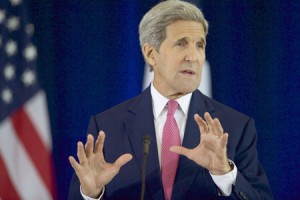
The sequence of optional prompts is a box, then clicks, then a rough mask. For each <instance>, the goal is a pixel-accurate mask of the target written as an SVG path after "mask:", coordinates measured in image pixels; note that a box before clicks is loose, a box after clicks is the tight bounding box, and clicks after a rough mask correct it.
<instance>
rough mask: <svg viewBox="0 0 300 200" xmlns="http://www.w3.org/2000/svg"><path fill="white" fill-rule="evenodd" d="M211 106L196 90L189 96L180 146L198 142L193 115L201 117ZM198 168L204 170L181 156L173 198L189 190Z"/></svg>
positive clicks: (189, 145) (182, 196)
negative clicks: (186, 116) (188, 105)
mask: <svg viewBox="0 0 300 200" xmlns="http://www.w3.org/2000/svg"><path fill="white" fill-rule="evenodd" d="M212 111H213V107H212V106H211V105H210V104H208V103H207V101H205V99H204V97H203V94H202V93H201V92H200V91H199V90H196V91H195V92H194V93H193V95H192V98H191V102H190V107H189V112H188V118H187V123H186V128H185V133H184V139H183V142H182V146H184V147H186V148H188V149H193V148H195V147H196V146H197V145H198V144H199V143H200V132H199V131H200V130H199V127H198V125H197V123H196V122H195V120H194V115H195V114H199V115H200V116H202V117H203V115H204V113H205V112H210V113H211V112H212ZM198 170H204V169H203V168H202V167H200V166H198V165H197V164H196V163H194V162H193V161H191V160H189V159H188V158H186V157H184V156H181V157H180V160H179V164H178V169H177V175H176V180H175V184H174V188H173V195H172V196H173V197H175V198H174V199H184V197H185V196H186V193H187V192H188V191H189V190H190V187H191V185H192V183H193V180H194V178H195V177H196V174H197V173H198Z"/></svg>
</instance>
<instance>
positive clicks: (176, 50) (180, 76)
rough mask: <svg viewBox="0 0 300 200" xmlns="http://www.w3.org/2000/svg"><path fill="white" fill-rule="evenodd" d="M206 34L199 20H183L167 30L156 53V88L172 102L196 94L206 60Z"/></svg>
mask: <svg viewBox="0 0 300 200" xmlns="http://www.w3.org/2000/svg"><path fill="white" fill-rule="evenodd" d="M205 36H206V34H205V31H204V28H203V25H202V24H201V23H199V22H195V21H184V20H179V21H175V22H174V23H172V24H170V25H169V26H167V27H166V38H165V40H164V41H163V42H162V43H161V46H160V49H159V51H158V52H157V51H156V50H153V52H152V53H153V61H154V62H153V64H152V66H153V71H154V80H153V84H154V86H155V88H156V89H157V90H158V91H159V92H160V93H161V94H162V95H164V96H166V97H167V98H170V99H175V98H178V97H180V96H182V95H185V94H187V93H191V92H193V91H195V90H196V89H197V88H198V87H199V85H200V81H201V74H202V66H203V63H204V60H205V45H206V40H205Z"/></svg>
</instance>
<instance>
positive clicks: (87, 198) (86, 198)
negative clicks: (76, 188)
mask: <svg viewBox="0 0 300 200" xmlns="http://www.w3.org/2000/svg"><path fill="white" fill-rule="evenodd" d="M104 191H105V187H103V189H102V192H101V195H100V197H99V198H98V199H94V198H91V197H88V196H86V195H85V194H83V192H82V190H81V186H80V193H81V196H82V197H83V199H84V200H100V199H101V198H102V196H103V194H104Z"/></svg>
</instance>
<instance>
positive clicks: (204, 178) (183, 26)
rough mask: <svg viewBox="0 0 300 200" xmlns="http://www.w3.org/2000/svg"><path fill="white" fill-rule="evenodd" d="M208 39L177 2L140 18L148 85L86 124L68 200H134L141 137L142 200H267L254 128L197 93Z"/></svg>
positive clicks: (192, 13) (190, 9) (196, 17)
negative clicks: (148, 68) (145, 143)
mask: <svg viewBox="0 0 300 200" xmlns="http://www.w3.org/2000/svg"><path fill="white" fill-rule="evenodd" d="M207 32H208V24H207V21H206V20H205V18H204V16H203V14H202V12H201V11H200V10H199V9H198V8H196V7H195V6H193V5H191V4H189V3H186V2H182V1H166V2H162V3H159V4H158V5H156V6H155V7H153V8H152V9H151V10H150V11H149V12H148V13H147V14H146V15H145V16H144V17H143V19H142V21H141V23H140V27H139V34H140V43H141V48H142V52H143V55H144V58H145V60H146V62H147V63H148V64H149V65H150V66H151V69H152V70H153V71H154V79H153V81H152V84H151V85H150V87H149V88H147V89H146V90H145V91H144V92H143V93H142V94H141V95H139V96H137V97H135V98H133V99H130V100H128V101H126V102H124V103H121V104H119V105H117V106H115V107H113V108H111V109H109V110H107V111H105V112H102V113H100V114H97V115H95V116H92V117H91V120H90V124H89V127H88V133H89V134H88V137H87V142H86V144H85V146H84V145H83V144H82V143H81V142H78V145H77V156H78V159H79V162H77V161H76V160H75V158H74V157H72V156H70V158H69V160H70V163H71V165H72V167H73V168H74V170H75V174H74V176H73V179H72V182H71V186H70V192H69V199H83V198H84V199H100V198H103V199H139V198H140V190H141V168H142V160H143V143H142V140H143V137H144V135H146V134H147V135H149V136H150V138H152V141H151V143H150V147H149V149H150V150H149V157H148V165H147V167H146V191H145V199H154V200H160V199H254V200H258V199H272V194H271V190H270V187H269V184H268V180H267V178H266V175H265V173H264V171H263V169H262V167H261V165H260V163H259V161H258V156H257V150H256V130H255V125H254V121H253V120H252V119H251V118H249V117H247V116H245V115H243V114H241V113H239V112H237V111H235V110H233V109H231V108H229V107H227V106H225V105H222V104H220V103H218V102H216V101H214V100H212V99H210V98H208V97H206V96H205V95H203V94H202V93H201V92H200V91H198V90H197V88H198V87H199V84H200V80H201V72H202V65H203V63H204V60H205V47H206V35H207ZM201 116H204V118H202V117H201ZM104 132H105V133H106V134H105V133H104ZM94 138H97V139H96V141H95V143H94ZM104 141H105V144H104Z"/></svg>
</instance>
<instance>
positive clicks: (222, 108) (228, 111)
mask: <svg viewBox="0 0 300 200" xmlns="http://www.w3.org/2000/svg"><path fill="white" fill-rule="evenodd" d="M202 95H203V97H204V101H205V103H206V104H207V105H209V106H212V107H213V108H214V111H215V113H217V115H221V116H223V117H225V118H226V117H229V116H230V118H235V119H239V120H242V121H249V119H250V117H249V116H247V115H245V114H244V113H241V112H240V111H237V110H236V109H234V108H232V107H230V106H227V105H225V104H223V103H220V102H219V101H217V100H214V99H212V98H210V97H208V96H205V95H204V94H202Z"/></svg>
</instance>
